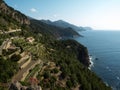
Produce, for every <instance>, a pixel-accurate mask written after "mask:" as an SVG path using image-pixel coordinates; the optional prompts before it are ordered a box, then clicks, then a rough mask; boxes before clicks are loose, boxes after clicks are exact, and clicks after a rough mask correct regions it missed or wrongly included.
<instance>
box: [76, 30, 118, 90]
mask: <svg viewBox="0 0 120 90" xmlns="http://www.w3.org/2000/svg"><path fill="white" fill-rule="evenodd" d="M80 34H82V35H83V36H84V37H78V38H75V40H77V41H78V42H80V43H82V44H83V45H85V46H86V47H87V48H88V51H89V53H90V54H91V55H92V57H93V59H92V61H93V62H94V66H93V67H92V68H91V69H92V70H93V71H94V72H96V74H97V75H98V76H99V77H101V78H102V79H103V81H104V82H105V83H108V85H110V86H111V87H113V90H120V31H84V32H80ZM96 58H97V59H96Z"/></svg>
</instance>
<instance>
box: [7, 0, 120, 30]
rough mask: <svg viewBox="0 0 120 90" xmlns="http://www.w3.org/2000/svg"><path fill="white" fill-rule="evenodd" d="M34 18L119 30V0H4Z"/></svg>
mask: <svg viewBox="0 0 120 90" xmlns="http://www.w3.org/2000/svg"><path fill="white" fill-rule="evenodd" d="M5 1H6V3H7V4H8V5H10V6H11V7H13V8H15V9H17V10H19V11H21V12H22V13H24V14H26V15H27V16H30V17H33V18H35V19H39V20H40V19H49V20H52V21H56V20H65V21H67V22H69V23H72V24H74V25H77V26H83V27H85V26H89V27H92V28H93V29H95V30H98V29H99V30H120V25H119V23H120V10H119V8H120V0H36V1H34V0H29V1H28V0H12V1H11V0H5Z"/></svg>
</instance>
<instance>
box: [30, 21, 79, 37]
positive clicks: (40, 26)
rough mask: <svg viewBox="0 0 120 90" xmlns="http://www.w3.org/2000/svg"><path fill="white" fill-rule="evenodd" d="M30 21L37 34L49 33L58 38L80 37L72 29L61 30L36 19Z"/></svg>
mask: <svg viewBox="0 0 120 90" xmlns="http://www.w3.org/2000/svg"><path fill="white" fill-rule="evenodd" d="M30 21H31V24H30V27H31V29H32V30H34V31H36V32H40V33H47V34H50V35H51V34H52V36H54V37H56V38H62V37H63V38H64V37H75V36H80V35H79V34H78V33H77V32H76V31H74V30H73V29H72V28H61V27H57V26H53V25H49V24H46V23H43V22H41V21H39V20H34V19H31V20H30Z"/></svg>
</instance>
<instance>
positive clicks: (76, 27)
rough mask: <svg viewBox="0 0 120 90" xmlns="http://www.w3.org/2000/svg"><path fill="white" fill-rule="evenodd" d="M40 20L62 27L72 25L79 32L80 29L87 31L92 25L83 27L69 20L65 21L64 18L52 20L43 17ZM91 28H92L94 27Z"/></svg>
mask: <svg viewBox="0 0 120 90" xmlns="http://www.w3.org/2000/svg"><path fill="white" fill-rule="evenodd" d="M40 21H42V22H44V23H46V24H50V25H54V26H58V27H61V28H68V27H70V28H72V29H73V30H75V31H77V32H78V31H86V30H88V29H89V28H90V27H89V28H88V27H82V26H80V27H79V26H76V25H74V24H71V23H69V22H67V21H64V20H57V21H50V20H44V19H42V20H40ZM90 30H92V28H91V29H90Z"/></svg>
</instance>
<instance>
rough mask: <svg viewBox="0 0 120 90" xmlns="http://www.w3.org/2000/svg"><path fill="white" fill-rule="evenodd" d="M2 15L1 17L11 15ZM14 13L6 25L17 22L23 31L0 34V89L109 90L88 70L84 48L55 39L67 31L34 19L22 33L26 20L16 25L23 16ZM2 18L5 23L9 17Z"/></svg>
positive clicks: (69, 41)
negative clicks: (15, 15)
mask: <svg viewBox="0 0 120 90" xmlns="http://www.w3.org/2000/svg"><path fill="white" fill-rule="evenodd" d="M0 2H1V3H2V4H3V5H6V4H5V3H4V2H3V1H0ZM7 8H8V10H9V8H10V7H9V6H7ZM16 12H18V11H16ZM11 13H14V10H13V12H12V11H11ZM2 14H3V16H1V17H2V18H3V17H4V16H6V15H7V16H8V17H10V15H11V14H8V13H7V12H3V13H2ZM18 14H19V16H20V18H19V16H17V18H18V19H17V18H14V17H12V18H11V19H12V20H13V21H10V22H11V23H14V22H15V23H14V24H15V25H17V24H16V22H18V26H19V25H20V26H19V28H22V29H23V30H21V31H20V32H19V33H18V32H10V33H8V32H7V31H6V32H7V33H0V65H1V67H0V90H8V87H9V86H8V85H9V84H10V83H12V84H11V85H10V87H9V88H10V89H9V90H20V89H21V90H41V89H40V88H42V90H75V89H77V90H111V88H110V87H108V86H106V85H105V84H104V83H103V81H102V80H101V79H100V78H98V77H97V76H96V75H95V74H94V73H93V72H91V71H90V70H89V69H88V65H89V56H88V51H87V48H86V47H84V46H83V45H81V44H79V43H78V42H76V41H74V40H56V38H55V37H56V36H57V37H58V36H60V35H61V36H64V35H67V34H68V32H67V31H68V30H66V31H65V32H66V33H67V34H64V30H65V29H61V28H58V27H54V26H51V25H47V24H45V23H42V22H40V21H37V20H32V21H30V26H29V29H31V30H26V28H23V27H26V26H27V27H28V25H29V23H26V20H27V21H29V20H28V19H27V18H26V19H25V22H24V23H23V22H20V21H19V20H20V19H23V18H22V17H21V16H23V17H24V16H25V15H23V14H21V13H19V12H18ZM25 17H26V16H25ZM3 19H4V21H5V22H6V23H9V18H3ZM23 21H24V20H23ZM1 25H3V24H1ZM5 25H7V24H5ZM9 28H11V25H9ZM17 28H18V27H17ZM2 29H3V31H4V28H2ZM68 29H70V28H68ZM61 31H62V32H61ZM55 32H56V33H55ZM55 34H58V35H55ZM71 35H73V34H71ZM51 36H52V37H51ZM67 36H70V34H69V35H67ZM16 80H18V81H16Z"/></svg>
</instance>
